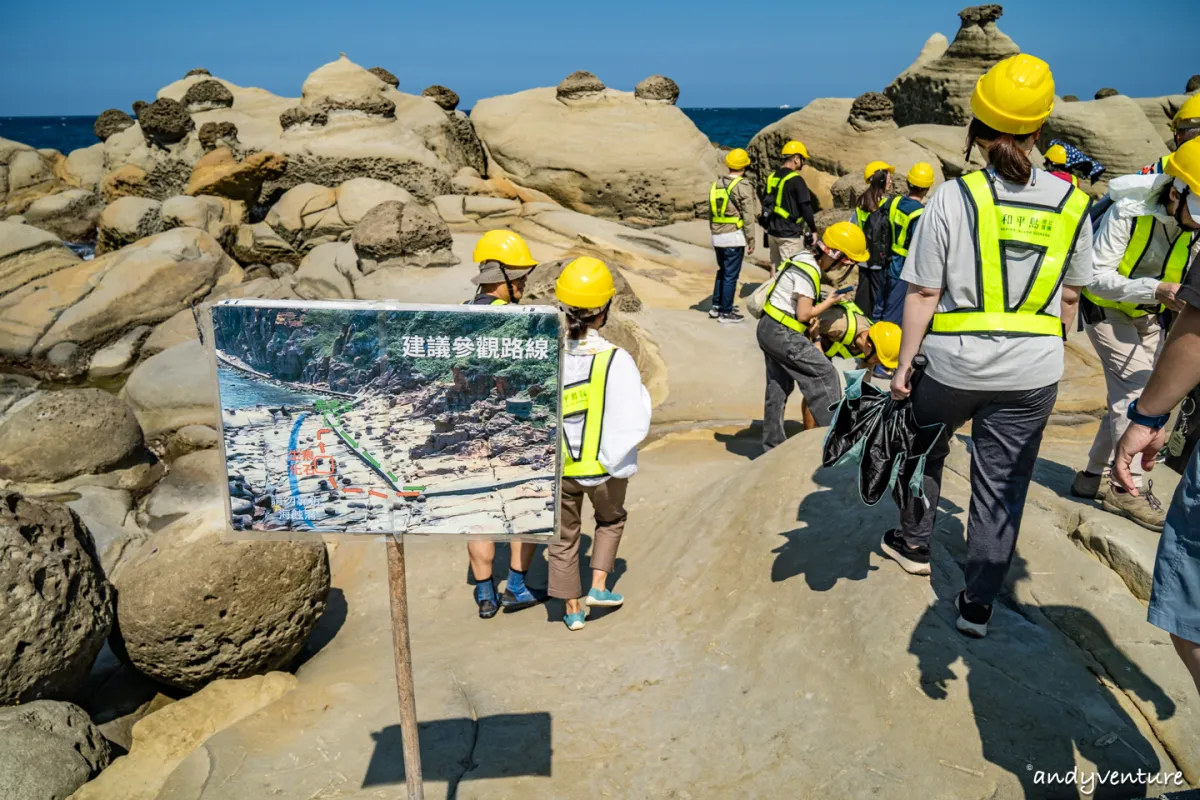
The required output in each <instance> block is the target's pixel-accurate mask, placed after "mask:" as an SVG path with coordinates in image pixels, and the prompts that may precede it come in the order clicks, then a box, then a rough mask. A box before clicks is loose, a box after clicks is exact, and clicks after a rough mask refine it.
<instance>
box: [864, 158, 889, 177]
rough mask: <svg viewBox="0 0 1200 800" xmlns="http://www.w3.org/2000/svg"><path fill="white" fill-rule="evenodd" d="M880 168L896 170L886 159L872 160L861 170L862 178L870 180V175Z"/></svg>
mask: <svg viewBox="0 0 1200 800" xmlns="http://www.w3.org/2000/svg"><path fill="white" fill-rule="evenodd" d="M881 169H886V170H887V171H888V172H895V171H896V168H895V167H893V166H892V165H891V164H889V163H887V162H886V161H872V162H871V163H870V164H867V167H866V169H864V170H863V180H865V181H870V180H871V176H872V175H874V174H875V173H876V172H879V170H881Z"/></svg>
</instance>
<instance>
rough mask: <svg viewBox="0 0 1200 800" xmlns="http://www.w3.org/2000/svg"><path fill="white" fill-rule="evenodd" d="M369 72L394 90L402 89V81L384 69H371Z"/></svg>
mask: <svg viewBox="0 0 1200 800" xmlns="http://www.w3.org/2000/svg"><path fill="white" fill-rule="evenodd" d="M367 72H369V73H371V74H372V75H374V76H375V77H376V78H379V80H381V81H383V82H384V83H386V84H387V85H388V86H391V87H392V88H394V89H399V88H400V79H399V78H397V77H396V76H395V75H393V74H392V73H391V72H389V71H388V70H386V69H384V68H383V67H371V68H370V69H369V70H367Z"/></svg>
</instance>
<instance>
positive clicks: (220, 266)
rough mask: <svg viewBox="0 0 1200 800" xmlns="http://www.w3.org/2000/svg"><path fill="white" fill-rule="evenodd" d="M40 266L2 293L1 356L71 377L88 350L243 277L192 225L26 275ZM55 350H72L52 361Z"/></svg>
mask: <svg viewBox="0 0 1200 800" xmlns="http://www.w3.org/2000/svg"><path fill="white" fill-rule="evenodd" d="M38 271H39V270H32V271H26V272H24V273H22V276H23V277H24V278H26V282H25V283H23V284H22V285H20V286H19V288H14V289H13V290H11V291H9V292H8V293H6V294H0V355H4V356H7V357H9V358H11V359H14V360H17V361H19V362H21V363H23V364H25V365H26V367H27V368H28V369H32V370H35V371H38V370H50V371H53V372H55V373H56V374H65V375H76V374H79V373H80V372H81V371H82V370H83V369H85V368H86V363H87V357H88V356H90V355H91V354H92V353H93V352H95V351H96V350H98V349H100V348H102V347H103V346H105V345H107V344H109V343H110V342H112V341H113V340H115V339H117V338H118V337H120V336H121V335H122V334H124V333H126V332H127V331H129V330H130V329H132V328H134V327H136V326H138V325H145V324H150V323H154V322H159V321H161V320H165V319H167V318H168V317H170V316H172V315H173V314H175V313H177V312H178V311H180V310H182V309H184V308H187V307H188V306H190V305H191V303H192V302H194V301H195V300H198V299H200V298H202V297H204V296H205V295H207V294H208V293H209V292H210V291H212V290H213V288H214V287H216V286H217V285H218V283H219V282H235V283H236V282H237V281H239V280H240V279H241V268H240V267H238V266H237V265H236V264H235V263H234V262H233V261H232V259H230V258H229V257H228V256H227V255H225V253H224V252H223V251H222V250H221V247H220V245H219V243H218V242H217V241H216V240H215V239H213V238H212V237H211V236H209V235H208V234H206V233H204V232H203V231H200V230H195V229H192V228H177V229H175V230H171V231H167V232H165V233H160V234H158V235H156V236H151V237H149V238H147V239H142V240H140V241H138V242H135V243H134V244H132V245H130V246H128V247H125V248H123V249H121V250H118V251H116V252H114V253H108V254H105V255H103V256H100V257H97V258H96V259H94V260H92V261H85V262H82V263H75V264H73V265H72V264H62V265H61V266H60V268H59V269H57V270H56V271H54V272H51V273H48V274H43V275H41V276H40V277H37V278H34V279H32V280H30V279H28V278H29V276H30V275H31V274H36V272H38ZM151 286H152V287H154V288H153V291H148V289H147V287H151ZM60 346H61V347H60ZM54 348H59V350H60V351H61V350H62V349H63V348H69V349H70V351H71V355H70V356H68V357H66V358H63V359H60V363H57V364H51V363H50V362H49V359H50V358H51V351H52V350H53V349H54Z"/></svg>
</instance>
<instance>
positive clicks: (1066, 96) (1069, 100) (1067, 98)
mask: <svg viewBox="0 0 1200 800" xmlns="http://www.w3.org/2000/svg"><path fill="white" fill-rule="evenodd" d="M1062 99H1063V102H1064V103H1078V102H1079V98H1078V97H1076V96H1075V95H1073V94H1064V95H1063V96H1062Z"/></svg>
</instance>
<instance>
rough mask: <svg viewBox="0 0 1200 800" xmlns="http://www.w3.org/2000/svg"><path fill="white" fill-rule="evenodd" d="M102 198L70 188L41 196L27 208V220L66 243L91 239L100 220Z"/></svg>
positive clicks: (25, 215)
mask: <svg viewBox="0 0 1200 800" xmlns="http://www.w3.org/2000/svg"><path fill="white" fill-rule="evenodd" d="M100 209H101V205H100V198H99V197H97V196H96V193H95V192H93V191H91V190H90V189H68V190H67V191H65V192H57V193H55V194H51V195H47V196H45V197H40V198H38V199H37V200H34V201H33V202H32V203H30V204H29V207H28V208H26V209H25V214H24V217H25V221H26V222H27V223H29V224H30V225H34V226H36V227H38V228H42V229H43V230H48V231H50V232H51V233H53V234H55V235H56V236H59V237H61V238H63V239H65V240H67V241H72V242H78V241H82V240H85V239H88V238H90V237H91V234H92V232H93V231H94V230H95V229H96V221H97V219H99V217H100Z"/></svg>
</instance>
